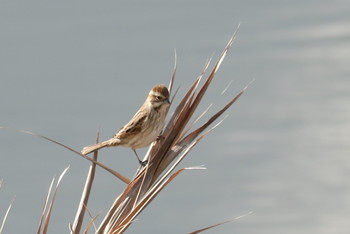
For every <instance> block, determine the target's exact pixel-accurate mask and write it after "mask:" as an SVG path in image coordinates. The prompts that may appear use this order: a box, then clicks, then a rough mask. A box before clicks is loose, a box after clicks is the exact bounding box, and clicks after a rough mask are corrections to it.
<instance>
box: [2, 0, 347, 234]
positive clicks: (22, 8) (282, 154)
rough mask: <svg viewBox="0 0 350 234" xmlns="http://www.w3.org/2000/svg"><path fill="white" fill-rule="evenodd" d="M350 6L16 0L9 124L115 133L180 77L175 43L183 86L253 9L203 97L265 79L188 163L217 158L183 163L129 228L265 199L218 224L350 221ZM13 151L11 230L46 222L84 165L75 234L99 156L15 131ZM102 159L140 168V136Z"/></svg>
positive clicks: (246, 229)
mask: <svg viewBox="0 0 350 234" xmlns="http://www.w3.org/2000/svg"><path fill="white" fill-rule="evenodd" d="M349 12H350V3H349V2H348V1H340V0H339V1H288V2H287V1H276V0H270V1H176V2H175V1H173V2H168V1H142V2H141V1H140V2H134V1H130V2H121V1H119V2H117V1H74V2H72V1H67V0H63V1H37V0H33V1H24V0H11V1H9V0H3V1H1V2H0V82H1V83H0V125H3V126H10V127H16V128H21V129H26V130H30V131H33V132H36V133H40V134H43V135H45V136H49V137H52V138H54V139H56V140H58V141H60V142H63V143H66V144H67V145H69V146H71V147H73V148H75V149H77V150H79V149H81V148H82V147H83V146H85V145H87V144H90V143H93V142H94V138H95V133H96V129H97V128H98V127H99V126H100V128H101V137H102V138H103V139H106V138H108V137H110V136H112V135H113V134H114V133H115V131H116V130H118V129H119V128H120V127H121V126H122V125H123V124H125V123H126V122H127V121H128V120H129V118H130V117H131V116H132V115H133V114H134V112H135V111H136V110H137V109H138V107H139V106H140V105H141V104H142V102H143V100H144V98H145V97H146V95H147V92H148V91H149V89H150V88H151V87H152V86H153V85H154V84H158V83H168V80H169V78H170V76H171V72H172V66H173V63H174V58H173V57H174V56H173V49H174V48H176V50H177V54H178V74H177V78H176V86H180V88H181V89H180V90H181V91H180V93H181V94H183V92H184V90H186V88H187V87H188V85H189V84H190V83H191V82H192V81H193V79H194V78H195V77H196V76H197V75H198V74H199V73H200V71H201V69H202V67H203V65H204V63H205V61H206V59H207V58H208V57H210V56H212V55H213V57H214V58H217V56H218V55H219V54H220V52H221V50H222V49H223V48H224V46H225V44H226V42H227V41H228V39H229V38H230V36H231V35H232V33H233V31H234V29H235V28H236V26H237V24H238V23H239V22H241V23H242V25H241V28H240V30H239V34H238V38H237V40H236V41H235V43H234V45H233V48H232V49H231V50H230V53H229V55H228V57H227V59H226V60H225V62H224V63H223V65H222V68H221V69H220V71H219V73H218V75H217V78H216V79H215V81H214V83H213V85H212V87H211V88H210V90H209V91H208V95H207V96H206V99H205V100H204V103H203V105H202V106H201V110H204V109H205V108H206V107H207V106H208V105H209V104H210V103H213V104H214V106H213V108H212V111H211V113H214V111H215V110H218V109H219V108H220V107H221V106H222V105H223V104H224V103H225V102H226V101H228V100H229V99H230V98H231V97H232V96H233V95H234V94H235V93H237V92H238V91H239V90H240V89H242V88H243V87H244V86H245V85H246V84H248V83H249V82H250V81H251V80H252V79H255V82H254V83H253V84H252V85H251V86H250V87H249V89H248V90H247V92H246V93H245V94H244V95H243V96H242V97H241V99H240V100H239V102H238V103H236V104H235V105H234V106H233V108H232V109H230V110H229V111H228V114H229V117H228V118H227V119H226V120H225V121H224V123H223V124H222V125H221V126H219V127H218V128H217V129H216V130H215V131H214V132H212V133H211V134H210V135H209V136H207V137H206V138H205V139H204V140H203V141H202V142H201V143H200V144H199V145H198V146H197V147H196V148H195V149H194V150H193V151H192V152H191V153H190V154H189V156H188V158H187V159H186V160H185V161H183V163H182V164H181V166H182V167H185V166H196V165H202V164H205V165H206V167H207V168H208V169H207V170H206V171H190V172H186V173H183V174H182V175H181V176H179V177H178V178H177V179H176V180H175V181H174V182H173V183H171V184H170V185H169V186H168V187H167V188H166V189H165V190H164V191H163V192H162V193H161V194H160V195H159V197H158V198H157V199H155V200H154V202H153V203H152V204H151V205H150V206H149V207H148V208H147V209H146V210H145V212H143V213H142V214H141V215H140V216H139V219H138V221H136V222H135V223H134V224H133V225H132V227H131V228H130V229H129V231H128V233H186V232H189V231H193V230H195V229H198V228H201V227H204V226H207V225H210V224H213V223H216V222H220V221H224V220H227V219H230V218H233V217H236V216H239V215H242V214H245V213H247V212H249V211H254V214H252V215H250V216H247V217H245V218H243V219H240V220H238V221H236V222H234V223H231V224H226V225H224V226H221V227H218V228H217V229H214V230H213V231H211V232H208V233H259V234H265V233H266V234H270V233H284V234H288V233H300V234H309V233H318V234H326V233H349V230H350V223H349V217H350V182H349V176H350V158H349V157H350V144H349V141H350V137H349V136H350V108H349V106H350V14H349ZM230 81H232V84H231V86H230V88H229V89H228V91H227V92H226V93H225V94H224V95H220V93H221V91H222V90H223V89H224V88H225V87H226V85H227V84H228V83H229V82H230ZM180 96H181V95H180ZM209 114H210V113H209ZM102 152H103V153H102ZM144 152H145V150H141V151H140V153H144ZM0 159H1V163H0V179H3V185H2V188H1V190H0V217H2V215H3V214H4V213H5V210H6V208H7V205H8V204H9V202H10V200H11V199H12V197H13V196H14V195H16V201H15V203H14V206H13V209H12V210H11V213H10V215H9V217H8V221H7V223H6V227H5V232H4V233H23V232H26V233H34V232H35V230H36V228H37V224H38V221H39V216H40V212H41V207H42V203H43V200H44V198H45V193H46V191H47V189H48V187H49V184H50V181H51V179H52V177H53V176H55V175H59V174H60V173H61V171H62V170H63V169H64V168H65V167H66V166H67V165H70V169H69V171H68V173H67V174H66V176H65V177H64V178H63V181H62V183H61V187H60V189H59V192H58V194H57V201H56V203H55V206H54V213H53V217H52V221H51V225H50V233H67V232H68V223H70V222H73V219H74V214H75V211H76V208H77V205H78V201H79V197H80V193H81V189H82V186H83V183H84V177H85V175H86V172H87V169H88V166H89V163H88V162H87V161H85V160H82V159H81V158H79V157H77V156H76V155H73V154H71V153H70V152H68V151H67V150H65V149H63V148H60V147H58V146H56V145H53V144H51V143H48V142H46V141H43V140H42V139H38V138H35V137H31V136H27V135H24V134H19V133H14V132H11V131H7V130H1V131H0ZM101 161H102V162H103V163H105V164H107V165H109V166H111V167H113V168H114V169H116V170H118V171H119V172H121V173H123V174H125V175H126V176H129V177H131V176H132V175H133V173H134V171H135V168H136V166H137V162H136V160H135V158H134V156H133V155H132V152H131V151H130V150H128V149H124V148H119V149H117V148H116V149H110V150H105V151H101ZM123 187H124V185H123V184H122V183H121V182H119V181H116V180H115V179H114V178H113V177H112V176H111V175H109V174H108V173H106V172H105V171H103V170H98V172H97V178H96V183H95V187H94V192H93V194H92V197H91V201H90V207H89V208H90V211H91V212H92V213H93V214H94V215H96V214H98V213H102V214H104V213H105V212H106V210H107V208H108V207H109V205H110V204H111V203H112V201H113V199H114V197H115V196H116V195H117V194H119V193H120V191H121V190H122V189H123ZM102 216H103V215H101V216H100V219H99V220H98V222H97V223H99V222H100V220H101V218H102ZM0 219H1V218H0Z"/></svg>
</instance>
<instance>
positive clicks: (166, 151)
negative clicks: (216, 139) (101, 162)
mask: <svg viewBox="0 0 350 234" xmlns="http://www.w3.org/2000/svg"><path fill="white" fill-rule="evenodd" d="M236 32H237V31H236ZM236 32H235V33H234V35H233V36H232V37H231V39H230V40H229V42H228V44H227V46H226V47H225V49H224V50H223V52H222V54H221V56H220V57H219V59H218V61H217V62H216V64H215V66H214V68H213V69H212V71H211V72H210V74H209V75H208V77H207V79H206V80H205V82H204V84H203V85H202V86H201V87H200V81H201V79H202V77H203V75H204V73H205V71H206V70H207V68H208V66H209V62H208V63H206V64H205V66H204V69H203V72H202V73H201V75H200V76H199V77H198V78H197V79H196V80H195V81H194V83H193V85H192V86H191V87H190V88H189V90H188V91H187V93H186V94H185V96H184V97H183V98H182V100H181V101H180V103H179V105H178V106H177V107H176V109H175V111H174V113H173V115H172V117H171V118H170V120H169V122H168V123H167V125H166V127H165V129H164V132H163V134H162V139H161V140H159V141H156V142H154V143H153V144H152V145H151V147H150V149H149V151H148V153H147V156H146V157H147V158H148V164H147V165H146V166H145V167H143V168H141V169H139V170H138V172H137V174H136V175H135V177H134V178H133V179H132V180H131V181H130V183H129V184H128V185H127V187H126V188H125V190H124V191H123V193H122V194H120V195H119V196H118V198H117V199H116V200H115V202H114V204H113V205H112V206H111V208H110V210H109V212H108V213H107V215H106V216H105V218H104V219H103V221H102V223H101V225H100V226H99V228H98V230H97V232H96V233H99V234H100V233H101V234H102V233H106V234H107V233H108V234H109V233H123V232H124V231H125V230H126V229H127V228H128V227H129V225H130V224H131V223H132V222H133V220H134V219H135V218H136V216H137V215H138V214H139V213H140V212H141V211H142V210H143V209H144V208H145V207H146V206H147V205H148V204H149V203H150V202H151V201H152V200H153V199H154V197H155V196H156V195H157V194H158V193H159V192H160V191H161V190H162V189H163V188H164V187H165V186H166V185H167V184H168V183H169V182H171V181H172V180H173V179H174V178H175V177H176V176H177V175H179V174H180V173H181V172H182V171H184V170H186V169H202V168H183V169H180V170H178V171H176V172H174V170H175V168H176V166H177V165H178V164H179V163H180V161H181V160H182V159H183V158H184V157H185V156H186V155H187V153H188V152H189V151H190V150H191V149H192V148H193V147H194V146H195V145H196V144H197V143H198V142H199V141H200V140H201V139H202V138H203V137H204V136H205V135H206V134H207V133H208V132H209V131H210V130H211V129H210V130H209V131H208V132H205V133H203V132H204V130H205V129H207V128H208V127H209V125H211V124H212V123H213V122H214V121H215V120H217V118H218V117H219V116H221V115H222V113H224V112H225V111H226V110H227V109H228V108H229V107H230V106H231V105H232V104H233V103H234V102H235V101H236V100H237V99H238V98H239V97H240V96H241V95H242V94H243V92H244V91H245V89H246V88H245V89H243V90H242V91H241V92H239V93H238V94H237V95H236V96H235V97H234V98H233V99H232V100H231V101H229V102H228V103H227V104H226V105H225V106H224V107H223V108H222V109H221V110H220V111H218V112H217V113H216V114H214V115H213V116H212V117H211V118H209V120H207V121H206V122H205V123H204V124H203V125H202V126H200V127H199V128H197V129H195V130H193V131H191V129H190V128H187V129H186V127H188V125H191V123H190V120H191V118H192V116H193V114H194V112H195V110H196V108H197V107H198V105H199V103H200V101H201V100H202V98H203V96H204V94H205V92H206V91H207V89H208V87H209V85H210V84H211V82H212V80H213V78H214V76H215V74H216V72H217V70H218V69H219V67H220V65H221V63H222V61H223V59H224V58H225V56H226V54H227V52H228V50H229V48H230V47H231V45H232V43H233V41H234V39H235V36H236ZM175 73H176V67H175V68H174V72H173V77H172V79H171V81H170V85H169V86H170V87H169V89H170V90H171V88H172V84H173V80H174V77H175ZM214 127H215V126H214ZM214 127H213V128H214ZM188 132H189V133H188Z"/></svg>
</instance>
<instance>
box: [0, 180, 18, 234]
mask: <svg viewBox="0 0 350 234" xmlns="http://www.w3.org/2000/svg"><path fill="white" fill-rule="evenodd" d="M1 184H2V181H0V187H1ZM15 198H16V197H14V198H13V199H12V201H11V203H10V205H9V207H8V208H7V210H6V213H5V215H4V218H3V219H2V222H1V226H0V234H1V233H2V230H3V229H4V226H5V223H6V219H7V216H8V214H9V213H10V210H11V208H12V204H13V202H14V201H15Z"/></svg>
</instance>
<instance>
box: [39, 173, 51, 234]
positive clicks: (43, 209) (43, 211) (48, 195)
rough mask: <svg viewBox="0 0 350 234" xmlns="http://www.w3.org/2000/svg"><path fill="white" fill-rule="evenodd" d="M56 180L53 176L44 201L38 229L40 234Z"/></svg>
mask: <svg viewBox="0 0 350 234" xmlns="http://www.w3.org/2000/svg"><path fill="white" fill-rule="evenodd" d="M54 182H55V178H53V179H52V181H51V184H50V187H49V190H48V191H47V194H46V198H45V201H44V205H43V208H42V210H41V216H40V222H39V227H38V231H37V233H38V234H39V233H41V228H42V225H43V222H44V220H45V212H46V209H47V205H48V204H49V198H50V195H51V190H52V187H53V183H54Z"/></svg>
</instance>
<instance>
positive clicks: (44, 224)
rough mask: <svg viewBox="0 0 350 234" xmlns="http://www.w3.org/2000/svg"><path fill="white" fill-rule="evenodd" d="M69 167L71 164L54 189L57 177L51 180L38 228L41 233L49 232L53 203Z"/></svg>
mask: <svg viewBox="0 0 350 234" xmlns="http://www.w3.org/2000/svg"><path fill="white" fill-rule="evenodd" d="M68 169H69V166H68V167H67V168H66V169H64V170H63V172H62V173H61V175H60V177H59V178H58V180H57V183H56V186H55V188H54V190H53V191H52V187H53V182H54V181H55V178H54V179H53V180H52V182H51V185H50V189H49V191H48V194H47V196H46V199H45V203H44V208H43V212H42V215H41V219H40V224H39V228H38V232H37V233H38V234H39V233H43V234H46V233H47V230H48V228H49V224H50V218H51V213H52V208H53V204H54V202H55V198H56V194H57V190H58V186H59V184H60V182H61V180H62V178H63V176H64V174H65V173H66V172H67V170H68ZM51 192H52V197H51V201H50V204H49V203H48V201H49V197H50V196H51ZM48 204H49V206H48V207H47V205H48ZM41 228H42V230H41Z"/></svg>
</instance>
